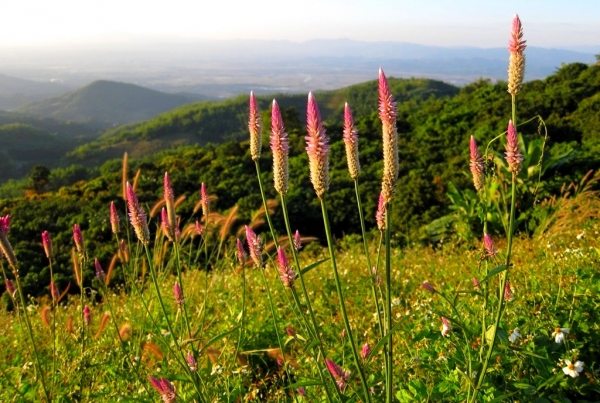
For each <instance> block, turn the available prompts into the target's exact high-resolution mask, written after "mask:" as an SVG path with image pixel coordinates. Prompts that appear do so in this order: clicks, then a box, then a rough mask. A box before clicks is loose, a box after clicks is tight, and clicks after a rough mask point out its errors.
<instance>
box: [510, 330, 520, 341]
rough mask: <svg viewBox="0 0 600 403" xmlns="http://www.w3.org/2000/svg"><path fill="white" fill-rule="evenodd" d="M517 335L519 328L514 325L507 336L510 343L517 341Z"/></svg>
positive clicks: (518, 334) (518, 335)
mask: <svg viewBox="0 0 600 403" xmlns="http://www.w3.org/2000/svg"><path fill="white" fill-rule="evenodd" d="M519 337H521V333H519V328H518V327H516V328H515V330H513V331H512V332H510V336H508V340H510V342H511V343H514V342H515V341H517V338H519Z"/></svg>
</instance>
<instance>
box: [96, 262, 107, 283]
mask: <svg viewBox="0 0 600 403" xmlns="http://www.w3.org/2000/svg"><path fill="white" fill-rule="evenodd" d="M94 268H95V269H96V278H98V280H100V281H104V278H105V277H106V274H105V273H104V270H103V269H102V266H101V265H100V261H99V260H98V259H94Z"/></svg>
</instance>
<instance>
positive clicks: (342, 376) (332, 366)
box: [325, 358, 350, 390]
mask: <svg viewBox="0 0 600 403" xmlns="http://www.w3.org/2000/svg"><path fill="white" fill-rule="evenodd" d="M325 364H326V365H327V369H328V370H329V373H330V374H331V376H333V379H335V382H336V383H337V386H338V388H340V390H342V389H343V388H344V386H345V385H346V382H348V379H349V378H350V372H348V371H345V370H343V369H342V368H341V367H340V366H339V365H337V364H336V363H335V362H333V361H331V360H330V359H329V358H325Z"/></svg>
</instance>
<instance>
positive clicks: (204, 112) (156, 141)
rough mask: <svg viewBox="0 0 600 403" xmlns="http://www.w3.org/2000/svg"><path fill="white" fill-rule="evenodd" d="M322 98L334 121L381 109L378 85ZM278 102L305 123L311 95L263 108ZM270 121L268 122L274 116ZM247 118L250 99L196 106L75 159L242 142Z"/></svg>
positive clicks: (132, 128)
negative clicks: (349, 112)
mask: <svg viewBox="0 0 600 403" xmlns="http://www.w3.org/2000/svg"><path fill="white" fill-rule="evenodd" d="M390 85H391V88H392V91H394V94H396V95H397V100H398V102H399V103H410V104H412V105H417V104H420V103H422V102H423V101H425V100H426V99H429V98H430V97H436V98H443V97H449V96H453V95H456V94H457V93H458V88H457V87H454V86H452V85H449V84H446V83H443V82H441V81H436V80H426V79H393V78H392V79H390ZM316 96H317V99H318V100H319V105H320V107H321V111H322V115H323V118H324V119H328V121H329V122H339V121H340V120H341V118H342V116H343V106H344V102H349V103H350V105H351V106H352V108H353V111H354V114H355V116H356V117H358V118H360V117H362V116H366V115H369V114H371V113H372V112H373V111H374V110H377V84H376V82H375V81H372V82H367V83H363V84H358V85H354V86H350V87H347V88H343V89H340V90H335V91H324V92H318V93H316ZM273 98H276V99H277V102H278V103H279V105H280V107H281V108H283V109H286V108H295V109H294V110H293V111H291V110H290V111H288V117H290V118H292V116H293V115H296V116H297V118H296V119H295V122H294V123H293V124H297V123H299V122H302V121H303V120H304V117H303V116H302V111H304V108H305V105H306V94H301V95H284V94H276V95H272V96H266V97H259V98H258V100H259V104H260V107H261V109H263V110H265V111H267V110H268V108H269V105H270V102H271V101H272V100H273ZM265 118H267V119H268V115H267V116H265ZM247 120H248V95H243V96H239V97H237V98H234V99H231V100H227V101H222V102H211V101H202V102H196V103H193V104H189V105H185V106H182V107H179V108H177V109H174V110H172V111H169V112H166V113H163V114H161V115H159V116H157V117H155V118H153V119H150V120H148V121H146V122H143V123H140V124H135V125H129V126H123V127H118V128H115V129H113V130H109V131H107V132H106V133H105V134H103V135H102V136H101V137H100V138H99V140H97V141H95V142H93V143H90V144H87V145H84V146H81V147H79V148H78V149H77V150H75V151H74V152H73V153H71V157H72V158H73V160H74V161H76V162H81V163H86V164H90V163H98V162H100V161H103V160H106V159H109V158H115V157H118V156H120V155H123V152H125V151H127V152H129V153H130V155H132V156H137V157H139V156H143V155H148V154H151V153H153V152H156V151H160V150H163V149H165V148H169V147H173V146H178V145H183V144H196V143H197V144H207V143H222V142H224V141H232V140H233V141H237V140H241V139H244V138H246V137H247V135H248V124H247ZM290 123H292V122H290Z"/></svg>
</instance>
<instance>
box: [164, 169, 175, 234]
mask: <svg viewBox="0 0 600 403" xmlns="http://www.w3.org/2000/svg"><path fill="white" fill-rule="evenodd" d="M163 197H164V199H165V205H166V206H167V213H166V215H165V214H164V213H162V212H161V217H162V218H163V229H164V228H165V221H166V231H165V232H166V233H167V237H168V238H169V239H170V240H172V241H173V240H177V239H178V237H179V229H178V228H177V215H176V214H175V193H174V192H173V187H172V186H171V181H170V180H169V174H168V173H167V172H165V178H164V180H163ZM165 218H166V220H165Z"/></svg>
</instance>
